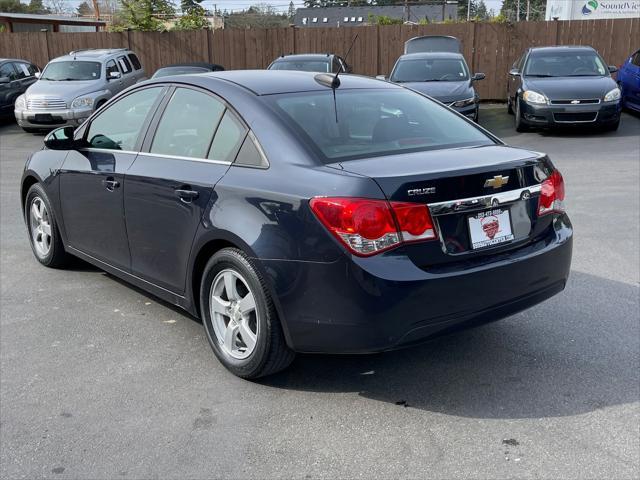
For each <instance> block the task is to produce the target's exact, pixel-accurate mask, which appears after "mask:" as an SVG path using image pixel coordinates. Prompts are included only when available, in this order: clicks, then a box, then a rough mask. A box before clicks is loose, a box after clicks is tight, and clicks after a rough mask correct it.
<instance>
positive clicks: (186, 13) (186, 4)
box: [173, 0, 209, 30]
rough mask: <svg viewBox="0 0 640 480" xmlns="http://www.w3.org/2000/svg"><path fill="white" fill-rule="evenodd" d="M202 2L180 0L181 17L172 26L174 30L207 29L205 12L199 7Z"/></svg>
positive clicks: (197, 0) (207, 23) (198, 0)
mask: <svg viewBox="0 0 640 480" xmlns="http://www.w3.org/2000/svg"><path fill="white" fill-rule="evenodd" d="M201 3H202V0H181V2H180V10H182V16H181V17H180V19H179V20H178V21H177V22H176V24H175V25H174V27H173V28H174V29H175V30H202V29H203V28H209V22H208V21H207V18H206V13H207V12H206V11H205V9H204V8H203V7H202V5H200V4H201Z"/></svg>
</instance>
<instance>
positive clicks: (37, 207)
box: [29, 197, 51, 258]
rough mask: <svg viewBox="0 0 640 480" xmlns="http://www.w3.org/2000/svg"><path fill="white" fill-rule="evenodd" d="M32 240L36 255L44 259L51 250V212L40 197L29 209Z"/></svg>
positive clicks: (35, 198)
mask: <svg viewBox="0 0 640 480" xmlns="http://www.w3.org/2000/svg"><path fill="white" fill-rule="evenodd" d="M29 222H30V225H31V239H32V241H33V246H34V247H35V250H36V253H37V255H38V256H39V257H40V258H44V257H46V256H47V255H48V254H49V251H50V250H51V220H50V217H49V211H48V210H47V206H46V205H45V203H44V201H43V200H42V198H40V197H34V198H33V200H32V201H31V207H30V208H29Z"/></svg>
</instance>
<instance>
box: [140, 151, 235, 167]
mask: <svg viewBox="0 0 640 480" xmlns="http://www.w3.org/2000/svg"><path fill="white" fill-rule="evenodd" d="M138 155H144V156H146V157H155V158H168V159H171V160H188V161H191V162H203V163H215V164H218V165H232V162H228V161H226V160H213V159H210V158H197V157H182V156H180V155H165V154H163V153H151V152H138Z"/></svg>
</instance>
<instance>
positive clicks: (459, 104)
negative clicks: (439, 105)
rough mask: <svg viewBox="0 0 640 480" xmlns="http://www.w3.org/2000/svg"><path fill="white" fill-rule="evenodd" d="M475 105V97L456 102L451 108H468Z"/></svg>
mask: <svg viewBox="0 0 640 480" xmlns="http://www.w3.org/2000/svg"><path fill="white" fill-rule="evenodd" d="M474 103H476V97H470V98H465V99H464V100H458V101H457V102H453V103H452V104H451V106H452V107H458V108H461V107H468V106H469V105H473V104H474Z"/></svg>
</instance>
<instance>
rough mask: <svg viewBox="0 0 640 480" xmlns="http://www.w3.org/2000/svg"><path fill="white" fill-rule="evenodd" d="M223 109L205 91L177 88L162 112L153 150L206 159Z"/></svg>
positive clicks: (166, 153) (220, 104)
mask: <svg viewBox="0 0 640 480" xmlns="http://www.w3.org/2000/svg"><path fill="white" fill-rule="evenodd" d="M224 109H225V106H224V104H223V103H222V102H221V101H219V100H217V99H215V98H213V97H212V96H210V95H207V94H206V93H202V92H197V91H195V90H189V89H187V88H178V89H177V90H176V91H175V93H174V94H173V96H172V97H171V100H169V103H168V104H167V108H166V109H165V110H164V113H163V114H162V119H161V120H160V123H159V124H158V128H157V129H156V133H155V136H154V137H153V143H152V144H151V153H157V154H162V155H172V156H178V157H192V158H206V157H207V151H208V150H209V146H210V145H211V139H212V138H213V134H214V132H215V131H216V127H217V126H218V123H219V122H220V118H221V117H222V114H223V112H224Z"/></svg>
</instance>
